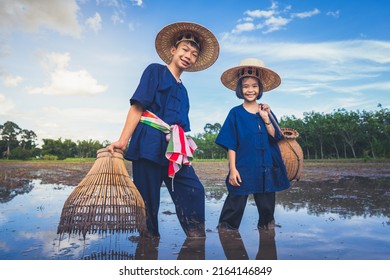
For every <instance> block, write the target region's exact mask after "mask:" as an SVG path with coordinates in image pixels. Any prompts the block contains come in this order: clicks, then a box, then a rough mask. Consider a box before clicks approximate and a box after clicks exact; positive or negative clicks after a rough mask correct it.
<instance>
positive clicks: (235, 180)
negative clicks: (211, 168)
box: [228, 149, 241, 187]
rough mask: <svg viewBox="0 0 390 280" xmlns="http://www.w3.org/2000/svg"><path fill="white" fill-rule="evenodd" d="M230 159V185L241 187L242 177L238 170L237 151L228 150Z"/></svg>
mask: <svg viewBox="0 0 390 280" xmlns="http://www.w3.org/2000/svg"><path fill="white" fill-rule="evenodd" d="M228 157H229V169H230V173H229V183H230V184H231V185H232V186H235V187H239V186H240V183H241V176H240V173H239V172H238V170H237V168H236V151H234V150H231V149H229V150H228Z"/></svg>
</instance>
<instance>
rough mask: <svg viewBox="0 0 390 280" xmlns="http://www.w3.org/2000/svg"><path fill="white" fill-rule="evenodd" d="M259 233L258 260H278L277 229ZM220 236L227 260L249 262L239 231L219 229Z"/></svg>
mask: <svg viewBox="0 0 390 280" xmlns="http://www.w3.org/2000/svg"><path fill="white" fill-rule="evenodd" d="M258 232H259V247H258V250H257V253H256V260H276V259H277V253H276V242H275V229H269V230H260V229H259V230H258ZM218 235H219V240H220V242H221V245H222V248H223V251H224V253H225V257H226V259H227V260H249V256H248V253H247V251H246V249H245V246H244V242H243V240H242V238H241V234H240V232H239V231H237V230H229V229H218Z"/></svg>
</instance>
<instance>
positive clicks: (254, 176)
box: [215, 105, 290, 195]
mask: <svg viewBox="0 0 390 280" xmlns="http://www.w3.org/2000/svg"><path fill="white" fill-rule="evenodd" d="M281 139H282V135H281V134H280V132H279V131H278V130H277V129H275V137H272V136H270V135H269V134H268V133H267V129H266V127H265V124H264V121H263V120H262V118H261V117H260V115H259V114H258V113H256V114H253V113H250V112H248V111H247V110H245V108H244V107H243V106H242V105H239V106H236V107H234V108H232V109H231V110H230V112H229V114H228V116H227V117H226V120H225V122H224V124H223V125H222V128H221V130H220V132H219V134H218V136H217V138H216V141H215V142H216V143H217V144H218V145H220V146H221V147H223V148H224V149H226V150H228V149H231V150H234V151H235V152H236V168H237V170H238V172H239V173H240V176H241V180H242V182H241V184H240V185H241V186H239V187H235V186H232V185H231V184H230V183H229V180H228V178H229V174H228V176H227V178H226V186H227V188H228V190H229V192H230V193H232V194H235V195H247V194H254V193H265V192H275V191H281V190H284V189H287V188H289V186H290V182H289V180H288V177H287V172H286V167H285V165H284V163H283V160H282V157H281V154H280V150H279V146H278V145H277V141H279V140H281Z"/></svg>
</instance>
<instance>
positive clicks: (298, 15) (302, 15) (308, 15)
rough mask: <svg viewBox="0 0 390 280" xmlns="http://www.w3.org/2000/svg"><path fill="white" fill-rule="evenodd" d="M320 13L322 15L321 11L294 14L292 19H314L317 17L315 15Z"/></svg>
mask: <svg viewBox="0 0 390 280" xmlns="http://www.w3.org/2000/svg"><path fill="white" fill-rule="evenodd" d="M319 13H320V10H318V9H314V10H312V11H309V12H303V13H293V14H292V17H297V18H308V17H312V16H315V15H318V14H319Z"/></svg>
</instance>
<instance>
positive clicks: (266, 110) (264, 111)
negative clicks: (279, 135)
mask: <svg viewBox="0 0 390 280" xmlns="http://www.w3.org/2000/svg"><path fill="white" fill-rule="evenodd" d="M270 113H271V108H270V107H269V105H267V104H261V103H260V104H259V115H260V117H261V118H262V119H263V121H264V122H266V123H269V122H270V120H269V114H270Z"/></svg>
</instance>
